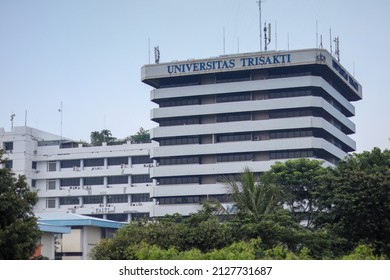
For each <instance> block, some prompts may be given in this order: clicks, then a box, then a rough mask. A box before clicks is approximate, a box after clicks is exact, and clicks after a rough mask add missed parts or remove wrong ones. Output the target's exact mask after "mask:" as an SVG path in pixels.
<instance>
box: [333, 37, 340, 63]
mask: <svg viewBox="0 0 390 280" xmlns="http://www.w3.org/2000/svg"><path fill="white" fill-rule="evenodd" d="M334 42H335V51H334V54H335V55H336V58H337V61H338V62H340V39H339V37H336V38H334Z"/></svg>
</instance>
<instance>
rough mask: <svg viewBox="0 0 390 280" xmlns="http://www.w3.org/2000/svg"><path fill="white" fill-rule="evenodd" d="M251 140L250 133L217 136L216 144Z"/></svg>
mask: <svg viewBox="0 0 390 280" xmlns="http://www.w3.org/2000/svg"><path fill="white" fill-rule="evenodd" d="M250 140H252V134H251V133H234V134H233V133H232V134H223V135H218V136H217V142H235V141H250Z"/></svg>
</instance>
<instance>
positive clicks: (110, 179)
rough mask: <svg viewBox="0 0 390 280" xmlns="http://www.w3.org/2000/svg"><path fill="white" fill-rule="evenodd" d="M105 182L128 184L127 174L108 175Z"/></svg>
mask: <svg viewBox="0 0 390 280" xmlns="http://www.w3.org/2000/svg"><path fill="white" fill-rule="evenodd" d="M107 183H108V184H109V185H115V184H128V183H129V176H110V177H107Z"/></svg>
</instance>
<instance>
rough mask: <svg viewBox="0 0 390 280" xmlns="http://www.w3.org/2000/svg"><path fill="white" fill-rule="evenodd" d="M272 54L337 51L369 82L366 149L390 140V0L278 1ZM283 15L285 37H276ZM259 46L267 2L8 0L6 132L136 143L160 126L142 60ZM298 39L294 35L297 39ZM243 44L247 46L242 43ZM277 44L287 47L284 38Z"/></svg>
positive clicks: (0, 97) (3, 92)
mask: <svg viewBox="0 0 390 280" xmlns="http://www.w3.org/2000/svg"><path fill="white" fill-rule="evenodd" d="M262 11H263V12H262V21H267V22H271V23H272V25H273V28H272V29H273V34H272V35H273V37H274V38H273V42H271V44H270V47H269V49H276V48H277V49H278V50H286V49H287V48H288V47H289V49H290V50H291V49H301V48H312V47H315V46H316V22H318V33H319V34H322V37H323V45H324V47H325V48H327V49H329V44H330V42H329V41H330V40H329V29H330V28H332V35H333V37H335V36H339V37H340V49H341V51H340V55H341V64H342V65H343V66H344V67H346V68H347V69H348V70H349V72H351V73H353V72H354V73H355V77H356V78H357V80H358V81H359V82H360V83H361V85H362V86H363V100H361V101H358V102H356V103H354V105H355V106H356V117H354V118H352V120H353V121H354V122H355V123H356V127H357V133H356V134H355V135H354V136H353V138H354V139H355V140H356V141H357V148H358V152H361V151H363V150H371V149H372V148H373V147H375V146H377V147H380V148H382V149H384V148H389V147H390V141H389V139H388V138H389V137H390V125H389V123H390V106H389V105H390V102H389V101H390V98H389V94H390V86H389V84H390V79H389V78H388V75H389V72H390V71H389V70H388V66H387V64H386V63H388V62H389V54H390V52H389V46H390V32H389V31H388V29H389V28H390V16H389V14H388V13H389V11H390V1H387V0H370V1H363V0H343V1H339V0H326V1H325V0H293V1H292V0H267V1H266V2H264V3H263V4H262ZM275 22H276V25H277V29H276V31H277V37H276V38H277V40H275V33H274V32H275ZM224 28H225V50H226V54H233V53H237V52H238V50H239V52H253V51H258V50H259V13H258V4H257V3H256V0H197V1H184V0H114V1H109V0H83V1H80V0H61V1H60V0H34V1H31V0H0V127H4V128H5V129H6V130H10V128H11V121H10V116H11V114H12V113H13V112H14V113H15V115H16V116H15V119H14V126H20V125H24V123H25V112H26V111H27V125H29V126H32V127H36V128H38V129H41V130H45V131H48V132H52V133H56V134H60V131H61V126H60V116H61V115H60V113H59V112H58V109H59V108H60V104H61V102H62V103H63V128H62V131H63V135H64V136H65V137H69V138H72V139H75V140H80V139H81V140H85V141H89V140H90V139H89V135H90V132H91V131H95V130H98V131H100V130H102V129H104V128H106V129H110V130H111V131H112V133H113V136H116V137H118V138H124V137H126V136H128V135H131V134H134V133H136V132H137V131H138V129H139V128H140V127H141V126H142V127H144V128H145V129H150V128H152V127H154V126H155V124H154V123H153V122H152V121H150V120H149V117H150V110H151V109H152V108H153V107H155V105H154V104H153V103H152V102H150V100H149V98H150V95H149V93H150V90H151V88H150V87H149V86H147V85H144V84H142V83H141V81H140V80H141V78H140V77H141V67H142V65H144V64H147V63H148V60H149V44H148V41H149V38H150V42H151V44H150V45H151V50H152V51H151V54H152V55H151V58H150V60H151V61H152V62H153V60H154V58H153V47H154V46H156V45H159V46H160V51H161V62H169V61H173V60H186V59H190V58H209V57H213V56H218V55H222V54H223V29H224ZM287 38H289V40H287ZM238 42H239V43H238ZM276 42H277V45H276V44H275V43H276Z"/></svg>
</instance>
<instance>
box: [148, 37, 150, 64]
mask: <svg viewBox="0 0 390 280" xmlns="http://www.w3.org/2000/svg"><path fill="white" fill-rule="evenodd" d="M148 55H149V60H148V62H149V64H150V37H149V38H148Z"/></svg>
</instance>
